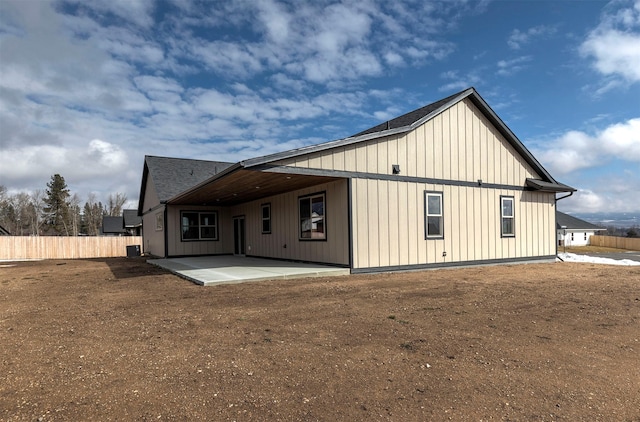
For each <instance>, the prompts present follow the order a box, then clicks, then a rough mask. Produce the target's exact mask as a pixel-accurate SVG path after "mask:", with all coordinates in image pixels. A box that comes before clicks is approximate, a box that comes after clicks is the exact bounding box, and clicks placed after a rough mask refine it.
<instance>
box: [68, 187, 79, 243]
mask: <svg viewBox="0 0 640 422" xmlns="http://www.w3.org/2000/svg"><path fill="white" fill-rule="evenodd" d="M67 216H68V219H69V221H68V223H67V226H68V227H69V231H68V232H69V235H71V236H77V235H78V234H79V233H80V223H81V221H82V219H81V216H80V198H79V197H78V194H76V193H74V194H73V195H72V196H71V199H69V204H68V213H67Z"/></svg>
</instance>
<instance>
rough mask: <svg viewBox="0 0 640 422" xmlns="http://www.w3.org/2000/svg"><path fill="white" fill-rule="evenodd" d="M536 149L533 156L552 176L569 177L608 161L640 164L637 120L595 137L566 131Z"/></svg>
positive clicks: (639, 136)
mask: <svg viewBox="0 0 640 422" xmlns="http://www.w3.org/2000/svg"><path fill="white" fill-rule="evenodd" d="M545 145H549V147H545V148H540V147H538V148H535V149H534V155H535V156H536V157H538V159H539V160H540V161H541V162H542V163H543V165H544V166H545V167H547V168H548V169H549V170H550V171H551V173H552V174H561V175H564V174H568V173H572V172H574V171H577V170H580V169H586V168H592V167H597V166H602V165H604V164H605V163H606V162H607V161H608V160H610V159H619V160H624V161H629V162H634V163H636V162H637V163H640V118H634V119H630V120H628V121H626V122H623V123H617V124H614V125H611V126H609V127H607V128H605V129H604V130H602V131H599V132H596V133H594V134H588V133H585V132H581V131H569V132H567V133H565V134H564V135H562V136H560V137H558V138H556V139H552V140H549V141H547V142H545Z"/></svg>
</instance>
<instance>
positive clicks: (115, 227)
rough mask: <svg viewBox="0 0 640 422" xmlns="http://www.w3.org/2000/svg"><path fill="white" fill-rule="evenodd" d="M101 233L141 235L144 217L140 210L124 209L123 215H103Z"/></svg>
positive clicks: (109, 234)
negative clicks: (139, 213)
mask: <svg viewBox="0 0 640 422" xmlns="http://www.w3.org/2000/svg"><path fill="white" fill-rule="evenodd" d="M100 234H102V235H106V236H141V235H142V217H140V216H139V215H138V210H123V211H122V215H121V216H117V217H115V216H104V217H102V227H101V228H100Z"/></svg>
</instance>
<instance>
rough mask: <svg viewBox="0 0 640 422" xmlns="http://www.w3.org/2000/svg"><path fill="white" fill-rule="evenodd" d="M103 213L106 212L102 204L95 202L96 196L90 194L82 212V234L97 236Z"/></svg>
mask: <svg viewBox="0 0 640 422" xmlns="http://www.w3.org/2000/svg"><path fill="white" fill-rule="evenodd" d="M105 213H106V210H105V209H104V207H103V206H102V202H97V201H96V195H95V194H93V193H90V194H89V196H88V198H87V202H85V204H84V210H83V214H84V215H83V223H84V224H83V225H84V232H85V233H86V234H88V235H89V236H97V235H98V234H99V232H100V225H101V224H102V216H103V215H105Z"/></svg>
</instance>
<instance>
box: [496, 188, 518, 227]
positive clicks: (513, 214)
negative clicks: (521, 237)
mask: <svg viewBox="0 0 640 422" xmlns="http://www.w3.org/2000/svg"><path fill="white" fill-rule="evenodd" d="M507 202H511V215H508V214H506V213H505V203H507ZM509 220H510V221H511V231H508V230H505V228H506V226H505V223H506V222H507V221H509ZM500 236H501V237H515V236H516V201H515V198H514V197H513V196H506V195H501V196H500Z"/></svg>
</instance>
